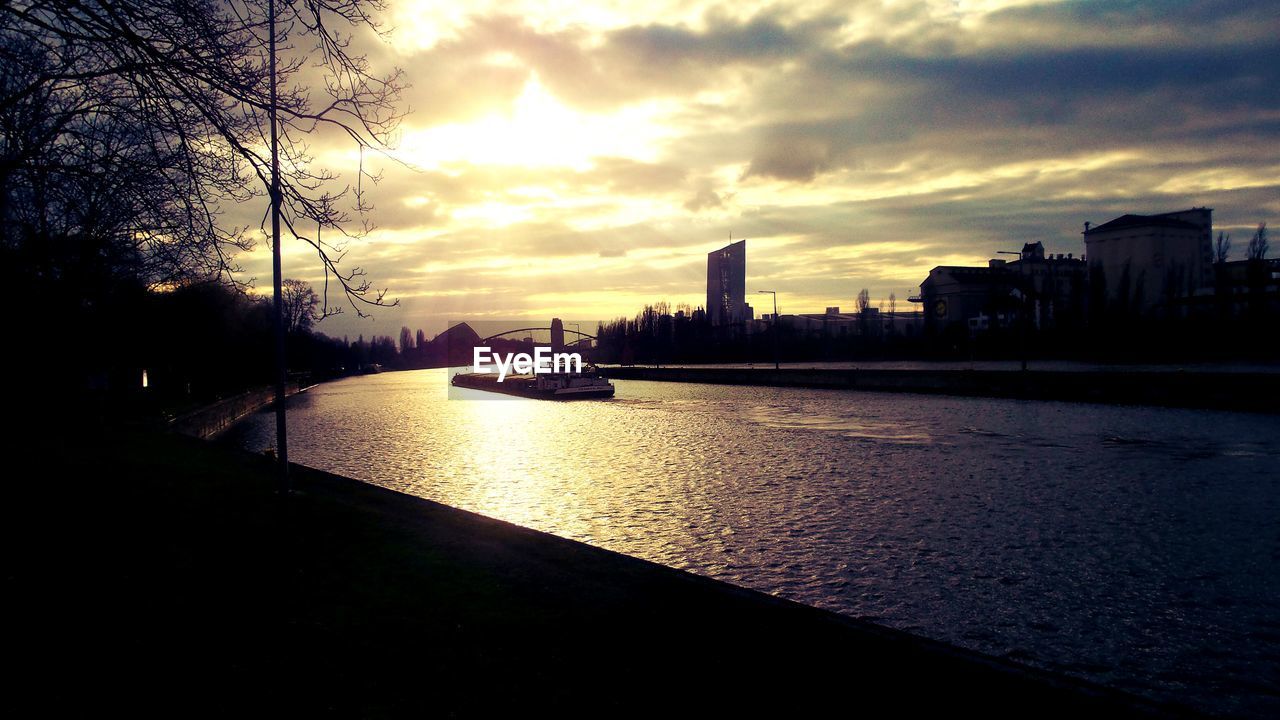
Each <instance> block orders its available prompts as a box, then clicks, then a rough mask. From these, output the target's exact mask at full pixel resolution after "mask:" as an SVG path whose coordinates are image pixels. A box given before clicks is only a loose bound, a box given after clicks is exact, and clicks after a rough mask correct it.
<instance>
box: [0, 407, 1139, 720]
mask: <svg viewBox="0 0 1280 720" xmlns="http://www.w3.org/2000/svg"><path fill="white" fill-rule="evenodd" d="M67 443H68V444H66V445H63V446H61V447H59V446H58V445H57V443H56V441H55V440H52V439H49V438H44V439H43V440H42V441H41V443H39V444H37V445H32V446H29V447H30V448H31V450H32V452H36V448H38V447H41V446H43V450H40V451H39V454H38V455H37V457H38V458H39V460H40V461H41V462H40V465H39V467H38V470H39V475H38V476H32V478H31V480H32V481H31V482H27V483H21V484H19V486H18V488H17V491H16V492H15V493H14V497H12V498H11V499H10V502H7V503H6V505H5V508H6V509H5V511H4V512H5V515H6V516H7V517H6V518H5V520H6V521H5V532H6V533H7V534H8V535H9V537H7V538H6V539H7V540H8V541H9V542H8V545H7V547H8V548H9V549H10V550H9V557H8V558H7V560H6V568H5V574H4V576H5V584H6V591H5V595H6V598H8V599H9V600H10V602H11V607H12V610H11V611H10V613H9V614H8V616H7V617H8V618H9V627H8V628H7V629H6V636H7V637H8V638H10V642H9V643H8V645H9V652H10V656H11V657H13V658H16V659H20V662H19V663H18V667H19V670H18V672H17V676H16V677H13V678H11V682H10V687H11V688H14V689H15V691H14V692H11V693H7V694H6V698H5V700H4V702H5V704H6V706H8V707H9V708H10V709H11V710H12V709H17V710H21V709H24V708H23V707H21V706H24V705H25V706H27V709H29V708H30V707H32V706H34V707H38V708H39V709H40V711H41V714H59V713H60V711H64V710H82V709H86V708H95V709H98V710H101V709H103V708H129V709H130V711H131V712H137V711H139V710H141V711H143V712H166V713H170V714H172V713H175V712H176V713H177V714H183V715H188V714H225V713H230V712H234V713H237V714H241V713H243V712H244V711H245V710H246V709H247V708H253V712H254V713H257V712H268V711H284V712H288V713H290V714H295V715H339V716H344V717H345V716H365V717H377V716H399V715H404V714H409V713H421V714H426V715H429V716H453V715H464V716H469V715H477V714H492V713H495V712H522V713H533V714H535V715H541V714H550V713H556V714H562V715H570V716H578V715H593V716H598V715H639V714H655V713H658V712H671V711H673V710H679V711H681V712H690V711H693V712H697V711H704V712H716V713H726V712H735V711H737V712H746V713H749V714H759V713H762V712H766V711H767V710H769V709H770V708H782V709H787V710H790V711H792V712H796V711H799V712H804V711H805V710H817V709H818V708H819V707H822V706H830V705H831V704H833V703H834V705H835V707H837V708H850V709H853V708H856V709H858V710H859V711H867V712H872V713H884V714H888V713H889V712H894V713H900V712H904V711H905V712H911V711H919V712H930V713H939V714H940V713H941V712H955V711H956V710H957V709H967V710H970V711H976V712H980V713H982V714H983V715H987V716H992V715H995V716H1014V715H1017V716H1027V715H1034V716H1050V717H1052V716H1064V717H1065V716H1074V717H1078V716H1080V715H1081V714H1084V713H1097V712H1103V713H1107V714H1109V715H1114V714H1128V715H1135V714H1136V715H1159V714H1161V713H1162V712H1164V710H1162V709H1158V708H1155V707H1153V706H1151V705H1149V704H1146V703H1140V702H1138V701H1136V700H1133V699H1132V698H1129V697H1126V696H1122V695H1119V694H1116V693H1112V692H1109V691H1106V690H1103V689H1100V688H1097V687H1093V686H1087V685H1084V684H1082V683H1076V682H1073V681H1069V680H1066V679H1063V678H1059V677H1055V676H1051V675H1047V674H1042V673H1038V672H1033V671H1029V670H1025V669H1022V668H1019V667H1017V666H1014V665H1011V664H1007V663H1003V662H1000V661H997V660H993V659H990V658H986V657H982V656H979V655H976V654H972V653H968V652H964V651H961V650H958V649H955V648H951V647H948V646H945V645H942V644H938V643H933V642H930V641H926V640H923V639H920V638H916V637H913V636H910V635H906V634H903V633H898V632H894V631H891V630H887V629H884V628H880V627H877V626H874V625H870V624H867V623H862V622H858V621H855V620H852V619H848V618H844V617H841V616H838V615H834V614H832V613H827V612H824V611H820V610H817V609H814V608H809V607H805V606H802V605H798V604H794V603H790V602H786V601H782V600H779V599H776V598H772V597H769V596H766V595H762V594H759V593H755V592H751V591H747V590H743V589H740V588H736V587H733V586H729V585H726V584H723V583H719V582H716V581H712V580H709V579H705V578H701V577H698V576H694V575H691V574H688V573H684V572H680V571H676V570H672V569H669V568H665V567H661V566H658V565H654V564H651V563H647V562H643V561H640V560H636V559H633V558H629V557H625V556H622V555H618V554H615V553H611V552H607V551H604V550H600V549H597V548H593V547H590V546H587V545H583V544H581V543H576V542H572V541H568V540H563V539H560V538H556V537H553V536H550V535H546V534H543V533H539V532H535V531H532V530H527V529H523V528H520V527H516V526H513V525H510V524H507V523H503V522H499V521H495V520H490V519H486V518H483V517H480V516H477V515H473V514H471V513H467V512H463V511H459V510H455V509H452V508H449V507H446V506H443V505H439V504H436V503H432V502H429V501H425V500H421V499H417V498H413V497H409V496H406V495H402V494H400V493H396V492H393V491H389V490H386V489H382V488H378V487H375V486H371V485H366V484H363V483H359V482H356V481H353V480H349V479H346V478H342V477H339V476H336V475H330V474H327V473H322V472H318V471H312V470H308V469H305V468H300V467H299V468H296V472H295V473H294V479H295V483H296V486H297V488H298V492H297V493H295V494H294V495H292V496H290V497H288V498H287V499H286V498H283V497H281V496H279V495H277V494H276V493H275V492H274V491H273V489H272V488H273V484H274V483H273V474H272V472H271V470H272V468H271V466H270V464H269V463H267V461H266V460H265V459H263V458H261V457H256V456H251V455H247V454H240V453H234V452H229V451H227V450H226V449H225V448H220V447H218V446H213V445H209V444H206V443H201V442H199V441H195V440H192V439H189V438H183V437H177V436H173V435H155V434H146V433H127V434H126V433H114V432H113V433H110V434H106V435H103V436H101V437H99V438H98V440H97V441H93V442H89V443H87V444H86V443H80V442H76V443H74V444H72V443H71V441H70V440H67Z"/></svg>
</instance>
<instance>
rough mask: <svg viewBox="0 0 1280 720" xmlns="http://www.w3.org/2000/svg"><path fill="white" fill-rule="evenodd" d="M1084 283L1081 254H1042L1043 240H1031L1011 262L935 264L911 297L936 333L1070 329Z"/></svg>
mask: <svg viewBox="0 0 1280 720" xmlns="http://www.w3.org/2000/svg"><path fill="white" fill-rule="evenodd" d="M1087 284H1088V276H1087V273H1086V269H1085V262H1084V259H1083V258H1076V257H1074V254H1068V255H1062V254H1058V255H1052V254H1048V255H1046V254H1045V251H1044V245H1043V244H1041V243H1039V242H1034V243H1026V244H1024V245H1023V246H1022V251H1021V253H1019V255H1018V259H1017V260H1013V261H1011V262H1006V261H1004V260H1002V259H993V260H990V261H988V263H987V266H986V267H980V266H979V267H967V266H958V265H939V266H938V267H935V268H933V269H932V270H930V271H929V276H928V277H927V278H925V280H924V282H922V283H921V284H920V296H919V297H916V298H911V300H912V301H915V302H920V303H921V304H922V305H923V310H924V325H925V331H926V333H928V334H930V335H932V336H934V337H939V336H943V337H945V336H952V337H953V338H956V339H958V338H960V337H964V336H966V335H968V334H973V333H983V332H989V331H1000V330H1009V331H1014V330H1018V331H1022V330H1032V331H1056V332H1062V331H1074V330H1077V329H1079V328H1080V327H1082V326H1083V324H1084V319H1085V302H1086V298H1087ZM1024 322H1025V323H1026V324H1025V326H1024V325H1023V323H1024Z"/></svg>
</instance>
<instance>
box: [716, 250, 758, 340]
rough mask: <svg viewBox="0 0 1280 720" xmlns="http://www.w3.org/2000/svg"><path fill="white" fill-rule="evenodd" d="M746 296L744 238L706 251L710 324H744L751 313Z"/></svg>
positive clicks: (720, 325)
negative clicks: (708, 251) (717, 248)
mask: <svg viewBox="0 0 1280 720" xmlns="http://www.w3.org/2000/svg"><path fill="white" fill-rule="evenodd" d="M746 300H747V241H746V240H739V241H738V242H735V243H729V244H728V245H726V246H724V247H722V248H720V249H719V250H714V251H712V252H710V253H707V319H708V320H709V321H710V323H711V325H712V327H724V326H743V325H744V324H745V323H746V321H748V320H750V319H751V316H752V310H751V306H750V305H748V304H747V301H746Z"/></svg>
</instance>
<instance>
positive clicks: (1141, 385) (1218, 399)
mask: <svg viewBox="0 0 1280 720" xmlns="http://www.w3.org/2000/svg"><path fill="white" fill-rule="evenodd" d="M603 371H604V373H605V374H606V375H607V376H608V377H610V378H615V379H619V380H660V381H669V382H692V383H712V384H719V385H769V386H775V387H805V388H837V389H844V390H870V391H876V392H908V393H930V394H939V395H968V396H981V397H1000V398H1018V399H1026V400H1065V401H1074V402H1096V403H1114V404H1132V405H1163V406H1169V407H1192V408H1209V409H1222V410H1247V411H1254V412H1276V411H1277V409H1278V404H1277V398H1280V373H1243V372H1238V373H1237V372H1199V371H1196V372H1184V371H1177V370H1170V371H1161V370H1156V371H1145V370H1144V371H1132V372H1127V371H1116V370H1097V371H1054V370H1043V371H1042V370H1028V371H1025V372H1022V371H1016V370H928V369H924V370H881V369H817V368H814V369H805V368H783V369H780V370H774V369H772V368H647V367H612V368H604V369H603Z"/></svg>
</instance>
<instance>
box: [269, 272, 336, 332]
mask: <svg viewBox="0 0 1280 720" xmlns="http://www.w3.org/2000/svg"><path fill="white" fill-rule="evenodd" d="M280 290H281V299H282V303H283V305H284V323H285V330H287V331H288V332H291V333H296V332H306V331H308V330H310V329H311V327H312V325H314V324H315V323H316V321H317V320H322V319H323V318H324V317H325V316H324V315H323V314H322V313H321V312H320V311H319V310H318V308H319V307H320V296H319V295H317V294H316V291H315V290H314V289H312V287H311V285H310V284H309V283H307V282H304V281H302V280H294V279H292V278H286V279H285V280H283V281H281V283H280ZM330 314H332V312H331V313H330Z"/></svg>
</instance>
